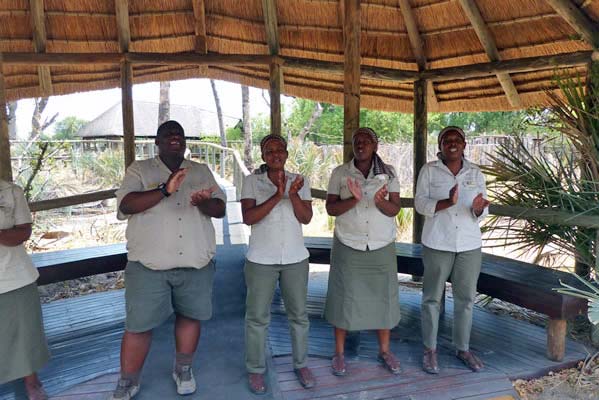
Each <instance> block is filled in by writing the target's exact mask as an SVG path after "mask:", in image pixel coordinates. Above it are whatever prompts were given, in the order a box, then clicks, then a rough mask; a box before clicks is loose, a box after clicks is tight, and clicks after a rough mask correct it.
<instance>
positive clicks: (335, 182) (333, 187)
mask: <svg viewBox="0 0 599 400" xmlns="http://www.w3.org/2000/svg"><path fill="white" fill-rule="evenodd" d="M342 167H343V166H340V167H337V168H335V169H334V170H333V172H332V173H331V178H330V179H329V186H328V188H327V195H329V194H335V195H337V196H339V193H341V178H342V175H343V173H342V171H341V168H342Z"/></svg>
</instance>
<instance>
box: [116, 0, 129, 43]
mask: <svg viewBox="0 0 599 400" xmlns="http://www.w3.org/2000/svg"><path fill="white" fill-rule="evenodd" d="M114 5H115V11H116V27H117V31H118V36H119V47H120V49H121V52H123V53H126V52H128V51H129V44H130V43H131V30H130V28H129V1H128V0H114Z"/></svg>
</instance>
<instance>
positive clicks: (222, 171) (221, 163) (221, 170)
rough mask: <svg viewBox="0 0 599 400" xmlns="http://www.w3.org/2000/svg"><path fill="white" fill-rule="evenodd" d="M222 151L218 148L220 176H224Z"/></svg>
mask: <svg viewBox="0 0 599 400" xmlns="http://www.w3.org/2000/svg"><path fill="white" fill-rule="evenodd" d="M224 153H225V152H224V151H223V150H222V149H221V150H220V159H219V162H218V163H219V165H220V167H219V168H220V177H221V178H224V177H225V159H224V157H223V156H224Z"/></svg>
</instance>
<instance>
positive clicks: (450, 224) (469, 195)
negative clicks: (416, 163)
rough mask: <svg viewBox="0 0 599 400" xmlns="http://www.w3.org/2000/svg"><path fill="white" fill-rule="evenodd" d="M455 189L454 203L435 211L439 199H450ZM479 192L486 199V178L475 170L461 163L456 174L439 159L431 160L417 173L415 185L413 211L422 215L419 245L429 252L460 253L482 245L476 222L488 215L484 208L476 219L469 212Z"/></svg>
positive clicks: (469, 165)
mask: <svg viewBox="0 0 599 400" xmlns="http://www.w3.org/2000/svg"><path fill="white" fill-rule="evenodd" d="M456 183H457V184H458V185H459V186H458V202H457V204H455V205H453V206H451V207H449V208H446V209H445V210H441V211H437V212H435V207H436V206H437V202H438V201H439V200H443V199H446V198H448V197H449V191H450V190H451V188H452V187H454V186H455V185H456ZM479 193H482V194H483V197H484V198H487V191H486V187H485V177H484V175H483V174H482V172H481V171H480V169H479V168H478V166H476V165H474V164H472V163H471V162H469V161H468V160H464V163H463V165H462V169H461V170H460V172H458V174H457V175H455V176H454V175H453V173H452V172H451V171H450V170H449V168H447V166H446V165H445V164H443V162H442V161H441V160H436V161H431V162H429V163H428V164H426V165H425V166H424V167H422V169H421V170H420V174H419V175H418V183H417V184H416V196H415V197H414V208H416V211H417V212H419V213H420V214H422V215H424V216H425V220H424V227H423V229H422V244H423V245H425V246H427V247H430V248H431V249H435V250H441V251H451V252H456V253H457V252H462V251H469V250H474V249H478V248H479V247H481V246H482V239H481V232H480V227H479V221H480V220H482V219H483V218H484V217H485V216H486V215H487V214H488V212H489V209H488V207H485V209H484V210H483V213H482V214H481V215H480V216H479V217H477V216H476V215H474V213H473V212H472V200H474V198H475V197H476V196H477V195H478V194H479Z"/></svg>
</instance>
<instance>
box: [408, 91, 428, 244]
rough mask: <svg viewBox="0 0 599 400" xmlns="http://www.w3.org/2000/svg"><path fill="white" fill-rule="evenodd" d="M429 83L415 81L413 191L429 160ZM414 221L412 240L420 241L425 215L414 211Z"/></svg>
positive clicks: (414, 191)
mask: <svg viewBox="0 0 599 400" xmlns="http://www.w3.org/2000/svg"><path fill="white" fill-rule="evenodd" d="M426 101H427V83H426V82H425V81H416V82H414V137H413V141H414V166H413V171H414V178H413V180H412V182H413V184H412V191H413V193H416V185H417V181H418V173H419V172H420V169H422V167H423V166H424V165H425V164H426V162H427V159H426V157H427V154H426V153H427V150H426V149H427V138H428V111H427V104H426ZM413 215H414V223H413V225H412V241H413V242H414V243H420V242H421V237H422V229H423V227H424V217H423V216H422V215H420V214H419V213H416V212H414V213H413Z"/></svg>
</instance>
